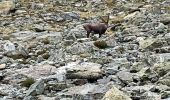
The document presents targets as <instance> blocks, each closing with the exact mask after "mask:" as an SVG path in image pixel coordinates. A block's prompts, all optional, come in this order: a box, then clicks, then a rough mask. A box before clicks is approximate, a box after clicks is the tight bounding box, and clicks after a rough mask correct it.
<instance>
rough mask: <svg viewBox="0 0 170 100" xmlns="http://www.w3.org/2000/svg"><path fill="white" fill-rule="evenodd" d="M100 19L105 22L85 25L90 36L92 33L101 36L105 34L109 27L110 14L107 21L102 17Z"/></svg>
mask: <svg viewBox="0 0 170 100" xmlns="http://www.w3.org/2000/svg"><path fill="white" fill-rule="evenodd" d="M100 19H101V20H102V21H103V23H89V24H85V25H83V27H84V29H85V30H86V31H87V37H89V35H90V33H93V34H99V38H100V37H101V36H102V34H104V33H105V32H106V30H107V28H108V22H109V14H108V16H107V21H105V20H104V19H103V18H102V17H100Z"/></svg>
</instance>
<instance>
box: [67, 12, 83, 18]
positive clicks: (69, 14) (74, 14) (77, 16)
mask: <svg viewBox="0 0 170 100" xmlns="http://www.w3.org/2000/svg"><path fill="white" fill-rule="evenodd" d="M65 14H66V15H65V16H70V17H72V18H73V19H79V18H80V16H79V14H78V13H76V12H65Z"/></svg>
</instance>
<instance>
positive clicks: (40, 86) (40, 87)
mask: <svg viewBox="0 0 170 100" xmlns="http://www.w3.org/2000/svg"><path fill="white" fill-rule="evenodd" d="M44 87H45V86H44V80H42V79H40V80H38V81H36V82H35V83H34V84H32V85H31V86H30V88H29V89H28V91H27V93H26V97H27V96H35V95H40V94H42V93H43V92H44Z"/></svg>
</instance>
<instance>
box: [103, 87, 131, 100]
mask: <svg viewBox="0 0 170 100" xmlns="http://www.w3.org/2000/svg"><path fill="white" fill-rule="evenodd" d="M102 100H132V99H131V98H130V97H129V96H128V95H126V94H125V93H123V92H122V91H120V90H119V89H117V88H116V87H112V88H111V89H110V90H109V91H107V92H106V94H105V95H104V97H103V98H102Z"/></svg>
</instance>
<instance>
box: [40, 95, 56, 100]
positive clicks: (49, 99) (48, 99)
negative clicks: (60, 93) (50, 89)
mask: <svg viewBox="0 0 170 100" xmlns="http://www.w3.org/2000/svg"><path fill="white" fill-rule="evenodd" d="M38 99H40V100H56V97H47V96H45V95H40V96H38Z"/></svg>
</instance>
